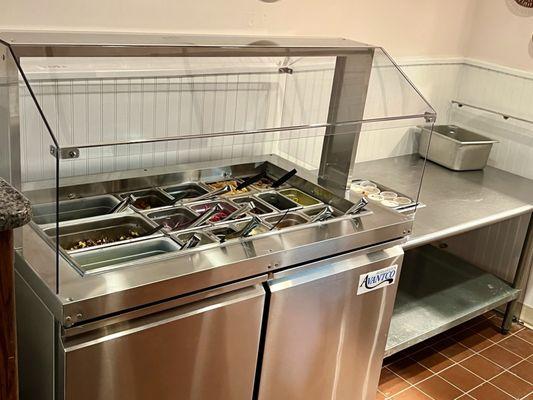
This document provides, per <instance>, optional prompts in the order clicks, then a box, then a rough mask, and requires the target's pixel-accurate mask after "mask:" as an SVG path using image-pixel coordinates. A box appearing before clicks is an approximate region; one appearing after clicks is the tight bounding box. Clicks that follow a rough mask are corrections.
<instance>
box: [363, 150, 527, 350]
mask: <svg viewBox="0 0 533 400" xmlns="http://www.w3.org/2000/svg"><path fill="white" fill-rule="evenodd" d="M421 163H423V160H422V159H421V158H419V157H418V156H417V155H413V156H410V155H409V156H402V157H395V158H388V159H383V160H377V161H371V162H366V163H361V164H359V165H358V173H359V174H360V176H358V178H364V179H370V180H372V181H375V182H379V183H380V184H383V185H386V186H389V187H391V188H394V190H397V191H399V192H402V191H409V190H412V188H413V185H414V184H415V183H414V181H413V179H412V177H411V176H410V171H412V168H413V167H414V166H416V165H420V164H421ZM420 201H421V202H422V204H423V205H425V207H420V208H419V209H418V210H417V214H416V221H415V223H414V226H413V233H412V234H411V236H410V237H409V239H408V241H407V242H406V243H405V244H404V245H403V247H404V250H411V251H407V253H406V262H405V264H406V266H405V267H404V269H403V272H402V279H403V280H401V281H400V287H399V290H398V295H397V300H396V306H395V313H394V315H393V319H392V323H391V328H390V332H389V340H388V344H387V351H386V355H391V354H394V353H396V352H398V351H401V350H402V349H405V348H407V347H409V346H411V345H414V344H416V343H418V342H421V341H423V340H425V339H427V338H429V337H431V336H434V335H436V334H438V333H440V332H442V331H444V330H446V329H449V328H451V327H453V326H455V325H458V324H460V323H462V322H464V321H466V320H468V319H470V318H473V317H475V316H476V315H479V314H481V313H482V312H484V311H486V310H488V309H492V308H495V307H498V306H500V305H503V304H507V311H506V317H505V319H504V324H503V326H502V329H503V330H506V329H508V328H509V326H510V323H511V322H512V319H513V317H514V316H515V314H516V313H517V310H516V306H517V300H516V299H517V298H518V295H519V290H518V289H519V288H521V287H522V286H523V285H524V284H525V281H526V280H527V274H528V271H529V269H530V266H531V258H532V253H533V251H532V245H531V240H532V239H531V236H532V233H531V231H532V229H531V226H532V223H531V213H532V212H533V181H532V180H529V179H526V178H522V177H520V176H517V175H514V174H511V173H509V172H505V171H502V170H500V169H497V168H493V167H486V168H485V169H484V170H482V171H470V172H455V171H451V170H448V169H446V168H443V167H440V166H438V165H436V164H434V163H431V162H428V163H427V165H426V171H425V176H424V182H423V184H422V188H421V193H420ZM520 216H522V217H523V219H524V220H525V221H526V225H527V221H528V220H529V226H528V227H527V235H526V237H525V238H524V245H523V247H522V254H521V257H520V262H519V264H518V266H517V268H516V272H515V273H514V279H513V281H512V282H510V283H509V284H505V283H503V282H501V281H500V280H499V279H498V278H496V277H494V276H493V275H491V274H489V273H486V272H483V271H480V270H479V269H478V268H476V267H475V266H473V265H470V264H468V263H466V262H464V261H462V260H460V259H458V258H453V257H452V258H450V259H449V260H447V261H449V263H448V264H446V263H444V264H443V265H435V261H436V260H437V259H438V258H439V257H438V255H437V256H436V254H435V251H433V249H431V250H430V251H432V252H433V253H432V254H431V256H430V257H425V258H421V257H416V254H415V255H413V256H412V257H409V254H410V253H411V252H412V253H415V252H417V251H419V249H423V246H424V245H427V244H429V243H434V242H435V241H439V240H443V239H446V238H450V237H453V236H456V235H460V234H463V233H466V232H471V231H474V230H476V229H479V228H483V227H486V226H489V225H494V224H497V223H499V222H502V221H506V220H510V219H513V218H516V217H520ZM442 255H443V256H444V255H445V254H444V253H443V254H442ZM432 257H433V258H432ZM447 257H448V255H446V256H445V257H444V258H447ZM410 258H411V262H413V263H414V264H416V265H417V268H420V271H419V272H422V276H415V274H414V273H412V274H409V276H407V274H408V271H409V269H408V268H407V265H408V264H409V260H410ZM441 258H442V257H441ZM424 272H425V274H424ZM454 272H455V273H457V272H458V273H465V274H470V275H468V276H469V279H468V280H465V279H463V280H461V279H460V278H459V277H458V278H457V280H456V281H453V280H452V281H450V280H447V279H446V275H447V276H450V275H453V274H454ZM435 274H437V275H438V276H439V277H440V278H441V279H435V277H436V275H435ZM424 276H425V277H427V278H428V279H431V282H424ZM438 281H442V282H445V284H448V285H451V284H452V282H453V285H454V286H455V288H445V287H439V284H440V283H439V282H438ZM402 282H403V284H402ZM426 284H427V285H429V286H431V289H429V292H430V293H431V296H429V295H427V293H426V295H425V296H420V293H419V292H420V288H421V287H424V286H425V285H426ZM488 286H491V287H492V290H491V291H487V290H480V287H481V288H482V289H483V288H484V287H488ZM402 289H403V290H402ZM489 292H490V293H489ZM459 304H461V305H459ZM454 307H455V308H454ZM409 321H411V323H412V326H410V327H407V328H406V326H407V323H408V322H409Z"/></svg>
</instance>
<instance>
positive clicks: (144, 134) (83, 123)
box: [15, 36, 435, 290]
mask: <svg viewBox="0 0 533 400" xmlns="http://www.w3.org/2000/svg"><path fill="white" fill-rule="evenodd" d="M116 38H117V40H119V39H120V36H117V37H116ZM42 40H43V41H44V40H45V38H44V39H42ZM132 40H133V39H132ZM204 40H207V39H204ZM261 40H265V41H268V40H269V39H268V38H263V39H261V38H257V40H256V41H252V42H251V43H255V42H259V43H262V42H261ZM170 41H171V42H172V40H170ZM326 43H329V45H323V43H322V42H321V41H317V42H316V47H313V45H312V42H310V41H306V44H305V47H304V46H300V47H298V46H295V47H294V48H293V47H291V46H290V45H288V46H287V48H286V49H285V48H283V47H282V46H278V47H276V48H275V49H271V48H270V47H268V45H267V46H263V45H251V46H249V47H247V46H245V45H243V46H242V47H239V48H238V51H237V50H235V49H232V48H228V49H227V50H224V48H216V55H213V54H212V53H210V52H209V51H210V50H205V49H196V48H195V47H194V46H188V47H187V49H191V48H194V49H195V50H194V51H193V53H194V54H193V55H192V56H186V57H178V56H166V55H165V56H159V55H158V56H145V57H141V56H135V57H132V56H131V52H132V51H134V50H132V49H131V48H129V47H127V48H126V47H125V48H124V51H125V55H124V56H122V55H120V56H118V55H117V56H105V57H103V56H101V54H100V56H95V57H93V56H89V55H87V56H79V55H77V56H75V57H74V56H64V54H63V53H64V52H65V51H66V50H65V51H63V52H62V50H61V49H62V48H66V47H62V46H56V47H54V46H51V47H50V48H51V49H52V50H51V51H50V52H49V54H52V55H54V54H56V53H57V54H59V55H61V56H47V57H42V56H41V55H42V54H39V57H29V56H24V55H23V56H21V57H20V58H19V59H18V61H19V65H20V71H19V72H20V85H19V97H20V102H19V103H20V130H21V160H20V162H21V177H22V189H23V191H24V192H25V193H26V194H27V195H28V196H29V197H30V199H31V200H33V202H34V204H35V207H36V208H37V207H40V212H39V213H36V215H38V218H41V220H40V221H41V223H40V222H39V221H38V220H37V219H35V220H34V222H36V223H37V224H38V225H39V227H40V228H39V229H40V230H42V231H44V235H42V234H41V236H42V237H44V238H45V239H46V240H51V241H52V242H53V243H54V244H55V243H59V242H60V241H62V243H66V242H64V241H65V240H66V239H64V237H70V238H72V243H70V242H69V246H70V247H69V249H70V250H69V251H77V250H79V249H75V248H74V247H76V246H77V244H76V242H75V240H76V237H75V235H73V236H72V235H71V236H69V235H70V233H69V229H66V228H65V229H60V228H61V227H63V226H68V225H69V224H70V222H69V221H68V218H70V217H68V215H70V214H69V213H71V212H72V210H74V209H75V207H76V202H75V201H73V200H79V198H69V188H71V187H76V186H77V185H85V184H88V183H94V184H95V185H98V184H99V183H102V182H110V181H116V182H120V181H124V180H140V181H142V179H144V178H143V177H149V176H154V175H158V174H165V173H172V172H179V171H185V170H188V169H195V170H198V169H201V168H203V167H206V168H207V167H209V168H212V167H213V166H217V165H219V166H230V165H239V164H243V163H259V162H264V161H268V160H270V161H272V160H285V161H287V165H289V164H290V165H295V166H296V167H297V169H298V174H299V175H300V174H301V176H305V177H306V178H307V177H309V179H311V180H315V181H316V182H318V183H319V184H321V185H323V186H326V187H329V188H331V190H338V191H340V192H343V193H344V194H343V195H344V196H346V198H347V199H351V200H354V199H357V198H358V196H359V195H361V193H360V192H359V188H355V190H353V186H354V185H355V186H358V185H359V184H360V183H361V182H360V181H363V180H368V181H370V183H371V184H375V185H376V187H379V188H380V189H379V190H380V193H381V192H387V191H395V192H397V197H406V198H409V199H410V200H411V201H412V203H411V204H410V206H413V208H415V206H416V205H417V204H418V191H419V187H420V182H421V179H422V173H423V166H424V164H423V161H422V159H420V158H419V156H418V147H417V146H418V142H417V130H420V129H422V127H426V128H428V129H429V130H431V123H432V121H433V120H434V118H435V113H434V110H433V109H432V108H431V106H430V105H429V104H428V103H427V102H426V101H425V99H424V98H423V97H422V96H421V95H420V93H419V92H418V91H417V90H416V88H415V87H414V86H413V85H412V84H411V82H410V81H409V80H408V79H407V78H406V76H405V75H404V74H403V72H401V70H400V69H399V68H398V67H397V66H396V65H395V64H394V62H393V61H392V59H391V58H390V57H389V56H388V55H387V53H386V52H385V51H384V50H382V49H381V48H379V47H372V46H367V45H360V44H357V43H354V42H350V43H351V44H350V46H344V45H342V46H341V45H339V46H338V47H335V46H334V45H332V43H337V44H338V43H344V42H343V41H341V42H336V41H333V42H327V41H326ZM91 46H93V44H91ZM67 47H68V46H67ZM72 47H73V48H74V47H75V44H73V45H72ZM132 47H135V46H132ZM69 48H70V47H69ZM94 48H95V49H96V50H95V51H96V52H97V53H98V52H99V50H98V46H96V45H94ZM172 48H173V47H172V46H168V48H167V47H165V51H166V52H167V51H168V52H170V50H171V49H172ZM175 48H176V49H180V48H181V47H180V46H177V45H176V46H175ZM184 48H185V47H184ZM213 48H214V47H213ZM20 49H22V50H21V51H22V54H27V53H29V52H30V51H29V50H25V49H24V48H23V47H20ZM91 49H93V47H91ZM324 49H327V51H325V50H324ZM56 50H57V52H56ZM108 50H109V49H107V48H106V47H105V46H103V47H102V49H101V51H100V52H101V53H102V54H104V53H106V51H108ZM120 50H121V47H120V43H119V45H118V46H116V48H114V49H113V51H114V52H116V53H120ZM285 50H286V51H285ZM315 50H317V51H315ZM318 50H320V51H318ZM84 51H85V50H83V46H82V48H81V50H80V52H81V53H83V52H84ZM88 51H89V50H87V52H88ZM154 51H155V50H154ZM180 51H181V50H180ZM202 51H205V52H206V56H200V55H201V53H202ZM213 51H214V50H213ZM224 51H226V53H227V54H225V53H224ZM247 51H249V53H250V54H251V55H250V56H248V55H247ZM284 51H285V53H286V54H288V55H285V56H281V55H280V54H282V53H283V52H284ZM176 52H177V50H176ZM37 53H38V52H37ZM16 56H17V55H16V51H15V57H16ZM24 80H27V82H28V83H29V87H26V85H25V82H24ZM37 125H40V126H41V129H34V127H35V126H37ZM46 126H48V127H49V128H50V130H51V133H52V135H50V134H49V132H47V131H45V130H44V129H43V128H42V127H44V128H46ZM54 140H55V141H56V142H57V143H55V144H54ZM45 142H46V143H45ZM48 142H50V143H48ZM339 143H342V146H340V145H339ZM50 145H52V150H54V151H55V152H56V153H57V154H58V157H59V158H56V157H54V156H53V155H52V154H50V150H51V149H50ZM409 157H412V158H413V161H412V162H411V164H410V165H412V166H413V168H414V169H415V170H416V172H412V173H411V181H410V182H409V185H406V184H405V182H402V183H401V184H396V181H395V180H394V179H392V180H391V179H384V177H387V176H388V175H387V173H386V169H387V168H389V167H390V166H391V165H394V163H395V162H399V161H395V159H396V160H399V159H402V160H405V159H406V158H409ZM417 157H418V158H417ZM415 161H416V162H415ZM372 163H374V164H372ZM391 163H392V164H391ZM413 171H414V170H413ZM375 172H379V173H375ZM56 177H58V179H57V180H56ZM352 181H354V182H352ZM136 182H137V181H136ZM204 183H205V182H203V183H202V184H204ZM120 185H121V183H117V184H116V185H115V186H114V187H115V189H114V190H113V191H111V192H109V193H99V195H102V196H103V197H102V198H101V199H96V200H98V201H96V200H95V203H90V204H89V203H87V202H85V203H83V217H82V218H88V219H91V218H93V219H94V218H97V217H98V216H99V215H104V214H105V213H106V212H108V211H109V210H110V209H113V207H115V206H116V205H117V203H119V202H120V201H121V200H123V197H121V195H122V194H124V193H123V191H122V190H121V189H120ZM139 185H140V184H139ZM141 186H142V185H141ZM359 186H361V185H359ZM366 186H368V185H366ZM138 189H140V186H138ZM144 189H147V190H149V189H153V188H150V187H149V185H148V186H147V187H145V188H144ZM160 189H161V188H156V192H161V191H162V194H161V193H151V195H154V196H155V197H154V198H153V199H154V201H162V202H163V203H165V202H171V201H172V197H170V198H169V197H168V196H167V197H165V196H166V195H168V193H166V194H165V191H164V188H163V189H162V190H160ZM346 189H347V190H346ZM56 194H58V195H59V201H60V204H59V205H58V206H57V207H56V213H55V218H54V220H55V221H54V222H55V226H52V225H47V226H44V225H43V223H42V221H43V220H44V219H46V216H43V215H44V214H45V213H46V206H50V207H51V206H52V205H53V204H54V202H56V201H57V199H56V198H55V196H56ZM370 194H376V195H377V194H379V193H366V192H365V193H364V195H370ZM78 197H79V195H78ZM89 197H90V196H89ZM156 197H157V198H158V199H155V198H156ZM151 198H152V197H151ZM379 199H380V197H377V200H379ZM374 200H376V196H374ZM384 200H385V199H384ZM91 201H92V200H91ZM392 201H394V200H392ZM164 205H168V204H164ZM374 205H375V206H379V207H382V205H381V204H380V202H379V201H375V204H374ZM69 207H73V208H72V210H71V209H70V208H69ZM383 207H389V208H390V204H389V205H384V206H383ZM392 208H394V207H392ZM400 208H401V207H400ZM129 211H131V213H132V215H133V216H134V217H133V218H126V219H125V220H124V221H118V222H120V223H124V226H125V228H124V229H125V231H124V232H122V233H123V235H122V236H124V237H127V238H128V239H126V240H133V242H135V236H136V235H137V234H138V233H139V232H137V231H135V230H134V232H136V233H135V234H132V230H131V229H130V227H131V226H134V227H135V229H137V228H139V227H142V230H143V231H149V230H150V227H152V228H155V226H154V223H152V221H150V220H149V219H148V220H147V219H146V218H145V217H146V216H145V215H144V214H143V213H142V212H141V213H140V214H139V210H136V209H134V208H133V209H131V210H129ZM43 213H44V214H43ZM99 213H101V214H99ZM102 213H103V214H102ZM139 215H140V217H141V220H142V221H137V220H135V221H133V222H132V220H134V219H135V217H138V216H139ZM147 221H148V225H146V226H145V225H143V224H144V223H145V222H147ZM118 222H117V223H118ZM132 224H133V225H132ZM45 228H46V229H47V230H45ZM65 232H66V233H65ZM61 235H63V236H62V237H60V236H61ZM130 236H134V237H133V238H131V237H130ZM108 239H109V238H108ZM111 239H112V240H115V239H113V238H111ZM79 242H83V240H79ZM65 246H66V245H65ZM79 246H82V244H80V245H79ZM158 246H159V244H158ZM161 246H162V245H161ZM161 246H160V247H161ZM160 247H157V246H156V247H154V249H153V251H154V252H157V251H163V250H161V248H162V247H161V248H160ZM163 247H164V246H163ZM72 249H73V250H72ZM63 250H65V248H64V249H63ZM124 257H126V256H124ZM59 258H61V257H59ZM60 261H61V260H60ZM57 268H58V266H57V265H56V269H57ZM59 290H60V288H59Z"/></svg>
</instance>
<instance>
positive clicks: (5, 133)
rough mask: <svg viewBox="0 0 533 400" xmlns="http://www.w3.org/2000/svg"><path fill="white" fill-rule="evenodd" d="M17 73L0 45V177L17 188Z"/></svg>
mask: <svg viewBox="0 0 533 400" xmlns="http://www.w3.org/2000/svg"><path fill="white" fill-rule="evenodd" d="M18 102H19V88H18V72H17V66H16V64H15V60H14V59H13V56H12V55H11V52H10V51H9V48H8V47H7V46H5V45H3V44H0V176H2V177H3V178H5V179H6V180H7V181H8V182H9V183H10V184H11V185H12V186H14V187H16V188H17V189H21V172H20V122H19V103H18Z"/></svg>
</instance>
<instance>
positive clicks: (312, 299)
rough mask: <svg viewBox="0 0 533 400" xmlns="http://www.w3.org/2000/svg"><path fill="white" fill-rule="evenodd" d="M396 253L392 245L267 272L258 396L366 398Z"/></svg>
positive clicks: (385, 324) (374, 377)
mask: <svg viewBox="0 0 533 400" xmlns="http://www.w3.org/2000/svg"><path fill="white" fill-rule="evenodd" d="M402 259H403V251H402V249H401V247H400V246H394V247H391V248H388V249H386V250H382V251H377V252H373V253H367V254H361V253H352V254H351V255H350V254H348V255H343V256H339V257H336V258H333V259H328V260H323V261H320V262H317V263H313V264H311V265H308V266H305V267H303V268H300V269H299V270H298V271H295V272H294V273H292V274H291V273H290V272H289V273H281V274H278V275H274V279H273V280H272V281H269V287H270V291H271V293H272V294H271V300H270V307H269V313H268V323H267V326H266V339H265V349H264V356H263V360H262V369H261V380H260V383H259V399H260V400H278V399H291V400H299V399H302V400H304V399H305V400H327V399H335V400H348V399H350V400H374V399H375V396H376V389H377V385H378V380H379V373H380V370H381V363H382V358H383V353H384V350H385V343H386V339H387V331H388V328H389V323H390V319H391V315H392V309H393V306H394V297H395V295H396V289H397V286H398V278H399V274H400V267H401V263H402ZM358 293H359V294H358Z"/></svg>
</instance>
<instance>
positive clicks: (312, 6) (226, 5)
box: [0, 0, 475, 56]
mask: <svg viewBox="0 0 533 400" xmlns="http://www.w3.org/2000/svg"><path fill="white" fill-rule="evenodd" d="M474 3H475V0H446V1H442V0H402V1H391V0H372V1H368V0H329V1H324V0H280V1H278V2H275V3H268V2H263V1H260V0H218V1H213V0H196V1H168V0H151V1H146V0H114V1H107V0H92V1H84V0H54V1H46V2H37V1H35V0H3V1H2V12H1V13H0V29H1V28H14V29H32V28H33V29H56V30H82V31H83V30H86V31H93V30H98V31H149V32H154V31H155V32H178V33H217V34H221V33H224V34H252V35H261V34H269V35H303V36H335V37H338V36H341V37H347V38H351V39H354V40H361V41H364V42H367V43H373V44H377V45H381V46H383V47H385V48H387V49H389V50H390V51H392V53H393V54H394V55H395V56H418V55H420V56H443V55H444V56H458V55H461V54H462V53H463V50H464V45H465V35H466V31H467V28H468V26H469V21H470V18H471V16H470V15H471V12H472V11H473V9H472V7H473V5H474Z"/></svg>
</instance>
